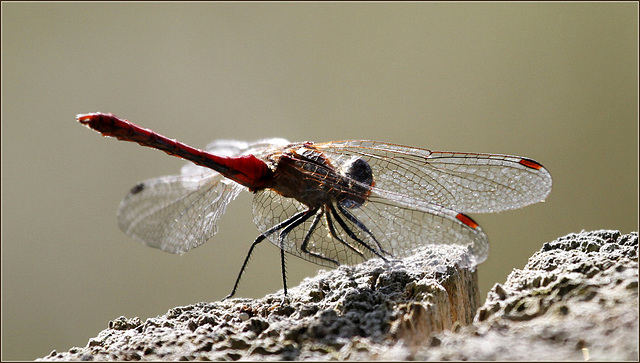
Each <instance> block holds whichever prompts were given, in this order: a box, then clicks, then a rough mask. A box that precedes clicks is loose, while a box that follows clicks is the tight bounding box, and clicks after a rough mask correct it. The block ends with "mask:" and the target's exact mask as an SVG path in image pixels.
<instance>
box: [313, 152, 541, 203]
mask: <svg viewBox="0 0 640 363" xmlns="http://www.w3.org/2000/svg"><path fill="white" fill-rule="evenodd" d="M316 146H317V147H318V148H319V149H321V150H322V151H323V152H324V153H325V154H326V155H327V156H328V157H329V158H331V159H332V160H344V159H345V158H350V157H354V156H356V157H361V158H363V159H364V160H365V161H367V162H368V163H369V165H370V166H371V168H372V170H373V175H374V181H375V187H377V188H379V189H382V190H386V191H390V192H394V193H397V194H399V195H405V196H408V197H410V198H411V199H417V200H422V201H426V202H429V203H434V204H438V205H440V206H443V207H447V208H450V209H453V210H457V211H459V212H463V213H489V212H498V211H502V210H509V209H517V208H521V207H524V206H526V205H529V204H533V203H537V202H540V201H543V200H544V199H545V198H546V196H547V195H548V194H549V192H550V191H551V185H552V181H551V175H550V174H549V172H548V171H547V170H546V169H545V168H544V167H542V165H540V164H538V163H537V162H535V161H533V160H531V159H527V158H522V157H517V156H508V155H492V154H474V153H452V152H432V151H429V150H425V149H419V148H412V147H405V146H400V145H394V144H388V143H383V142H376V141H360V140H350V141H337V142H329V143H324V144H318V145H316Z"/></svg>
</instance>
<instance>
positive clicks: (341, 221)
mask: <svg viewBox="0 0 640 363" xmlns="http://www.w3.org/2000/svg"><path fill="white" fill-rule="evenodd" d="M329 209H330V210H331V214H332V215H333V218H335V220H336V221H337V222H338V224H339V225H340V226H341V227H342V229H344V231H345V232H347V235H348V236H349V237H351V238H353V239H354V240H355V241H356V242H358V243H359V244H360V245H361V246H363V247H364V248H366V249H368V250H369V251H371V252H372V253H373V254H374V255H376V256H378V257H380V258H381V259H382V260H384V261H388V260H387V258H386V257H384V256H382V255H381V254H380V252H378V251H376V249H375V248H373V247H371V246H370V245H369V244H368V243H367V242H365V241H363V240H361V239H360V238H359V237H358V236H357V235H356V234H355V233H353V231H352V230H351V228H349V226H347V224H346V223H345V222H344V220H342V218H340V215H339V214H338V211H336V209H335V208H334V207H333V205H332V204H329ZM349 215H351V214H350V213H349ZM351 217H353V218H354V219H355V221H356V222H354V221H353V220H351V218H349V216H347V218H348V219H349V220H350V221H351V222H353V223H354V224H355V225H356V226H357V227H358V228H360V229H362V230H363V231H365V232H368V231H369V229H368V228H367V227H366V226H365V225H364V224H362V222H360V221H359V220H358V219H357V218H355V217H354V216H353V215H351ZM363 228H364V229H363ZM369 233H370V232H369ZM370 236H371V237H372V238H373V235H371V234H370ZM373 240H374V241H376V243H377V242H378V241H377V240H376V239H375V238H373ZM381 251H382V252H385V253H386V251H384V250H381Z"/></svg>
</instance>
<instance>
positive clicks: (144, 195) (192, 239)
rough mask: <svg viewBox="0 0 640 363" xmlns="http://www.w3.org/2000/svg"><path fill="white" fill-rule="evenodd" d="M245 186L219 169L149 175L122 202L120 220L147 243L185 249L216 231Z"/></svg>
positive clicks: (127, 230)
mask: <svg viewBox="0 0 640 363" xmlns="http://www.w3.org/2000/svg"><path fill="white" fill-rule="evenodd" d="M243 189H245V188H244V187H243V186H241V185H240V184H237V183H234V182H232V181H230V180H228V179H225V178H223V177H222V176H221V175H220V174H217V173H210V174H209V176H206V177H204V178H203V177H202V175H200V176H196V175H181V176H167V177H161V178H155V179H149V180H146V181H144V182H142V183H140V184H138V185H137V186H135V187H134V188H133V189H132V190H131V192H129V194H128V195H127V196H126V197H125V198H124V200H123V201H122V202H121V203H120V207H119V208H118V224H119V226H120V228H121V229H122V230H123V231H124V232H125V233H126V234H127V235H129V236H131V237H133V238H134V239H136V240H138V241H140V242H142V243H143V244H145V245H147V246H150V247H155V248H159V249H161V250H163V251H166V252H171V253H184V252H186V251H188V250H190V249H192V248H194V247H198V246H200V245H201V244H203V243H204V242H206V241H207V240H208V239H209V238H211V237H212V236H213V235H215V234H216V232H217V227H216V224H217V222H218V220H219V219H220V216H222V215H223V214H224V212H225V210H226V206H227V204H228V203H229V202H231V201H232V200H233V199H235V198H236V197H237V196H238V194H239V193H240V192H241V191H242V190H243Z"/></svg>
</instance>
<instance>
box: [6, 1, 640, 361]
mask: <svg viewBox="0 0 640 363" xmlns="http://www.w3.org/2000/svg"><path fill="white" fill-rule="evenodd" d="M637 11H638V6H637V4H636V3H527V4H515V3H499V4H485V3H441V4H438V3H400V4H386V3H335V4H333V3H332V4H328V3H322V4H318V3H316V4H314V3H245V4H242V3H188V4H172V3H161V4H153V3H130V4H123V3H120V4H118V3H111V4H109V3H106V4H104V3H53V4H50V3H7V2H3V3H2V27H3V32H2V51H3V53H2V67H3V69H2V358H3V359H27V360H31V359H35V358H37V357H41V356H44V355H47V354H49V353H50V352H51V351H52V350H54V349H56V350H58V351H63V350H67V349H69V348H71V347H72V346H84V345H85V344H86V343H87V340H88V339H89V338H90V337H94V336H96V335H97V333H98V332H99V331H100V330H102V329H104V328H106V327H107V323H108V321H109V320H111V319H114V318H117V317H119V316H121V315H124V316H127V317H133V316H139V317H140V318H142V319H143V320H144V319H146V318H148V317H154V316H156V315H161V314H164V313H165V312H166V311H167V310H168V309H170V308H172V307H174V306H179V305H187V304H191V303H196V302H200V301H215V300H218V299H220V298H222V297H223V296H224V295H226V294H227V293H228V292H229V291H230V289H231V287H232V284H233V281H234V279H235V276H236V274H237V272H238V270H239V268H240V264H241V263H242V259H243V258H244V255H245V253H246V251H247V249H248V247H249V245H250V243H251V241H252V240H253V239H254V237H255V236H256V235H257V230H256V228H255V226H254V225H253V223H252V217H251V196H250V195H249V194H248V193H246V194H244V195H242V196H241V197H240V198H239V199H238V200H236V201H235V202H234V203H233V204H232V205H231V206H230V207H229V209H228V213H227V215H225V216H224V217H223V219H222V222H221V224H220V228H219V231H220V233H219V234H218V235H217V236H216V237H214V238H213V239H212V240H211V241H209V242H208V243H206V244H205V245H203V246H201V247H199V248H197V249H196V250H193V251H190V252H189V253H187V254H186V255H183V256H181V257H178V256H175V255H170V254H167V253H163V252H161V251H159V250H154V249H151V248H147V247H145V246H142V245H140V244H138V243H136V242H134V241H133V240H131V239H130V238H129V237H127V236H126V235H124V234H123V233H122V232H121V231H120V230H119V229H118V226H117V223H116V219H115V211H116V208H117V206H118V203H119V202H120V200H121V199H122V197H123V196H124V195H125V194H126V192H127V191H128V190H129V188H131V187H132V186H133V185H135V184H136V182H138V181H140V180H143V179H146V178H149V177H155V176H161V175H167V174H173V173H177V172H178V171H179V169H180V167H181V166H182V164H183V162H182V161H180V160H178V159H173V158H170V157H168V156H166V155H165V154H163V153H160V152H157V151H152V150H148V149H143V148H141V147H139V146H137V145H134V144H126V143H122V142H117V141H115V140H112V139H104V138H101V137H99V136H98V135H97V134H95V133H93V132H90V131H89V130H87V129H85V128H83V127H81V126H80V125H79V124H77V123H76V122H75V121H74V118H75V115H76V114H77V113H87V112H94V111H103V112H112V113H114V114H116V115H118V116H120V117H123V118H127V119H130V120H132V121H134V122H136V123H139V124H141V125H143V126H144V127H148V128H153V129H154V130H156V131H158V132H161V133H163V134H165V135H167V136H170V137H174V138H178V139H180V140H183V141H185V142H187V143H189V144H191V145H193V146H197V147H202V146H204V145H206V144H207V143H208V142H209V141H211V140H213V139H216V138H235V139H246V140H253V139H257V138H262V137H275V136H278V137H284V138H287V139H289V140H292V141H303V140H313V141H329V140H336V139H348V138H354V139H374V140H383V141H389V142H395V143H400V144H405V145H412V146H418V147H424V148H431V149H435V150H450V151H472V152H473V151H475V152H493V153H507V154H516V155H524V156H528V157H531V158H534V159H536V160H538V161H539V162H541V163H543V164H544V165H545V166H546V167H547V168H548V169H549V170H550V171H551V173H552V175H553V178H554V179H553V180H554V186H553V191H552V193H551V195H550V196H549V198H548V199H547V202H546V203H541V204H537V205H534V206H530V207H527V208H524V209H522V210H518V211H511V212H503V213H500V214H487V215H474V216H473V217H474V218H475V219H476V220H477V221H478V222H479V223H480V224H481V225H482V226H483V227H484V229H485V231H486V232H487V234H488V236H489V239H490V241H491V248H492V251H491V255H490V257H489V259H488V260H487V261H486V262H485V263H484V264H483V265H481V266H480V268H479V273H480V282H481V284H482V286H481V288H482V291H483V295H485V294H486V292H487V291H488V290H489V289H490V288H491V286H492V285H493V284H494V283H496V282H501V281H504V280H505V279H506V277H507V275H508V274H509V272H510V271H511V270H512V269H513V268H521V267H522V266H523V265H524V264H525V263H526V261H527V257H528V256H530V255H531V254H532V253H533V252H534V251H536V250H538V249H539V248H540V247H541V245H542V243H544V242H547V241H551V240H553V239H555V238H557V237H560V236H563V235H565V234H568V233H571V232H579V231H581V230H583V229H584V230H593V229H601V228H606V229H618V230H622V231H623V232H625V233H626V232H630V231H634V230H635V231H637V230H638V209H637V207H638V176H637V174H638V156H637V151H638V113H637V111H638V102H637V101H638V91H637V82H638V68H637V57H636V55H637V52H638V46H637V45H638V38H637V30H638V29H637V26H638V19H637V14H638V12H637ZM288 267H289V268H288V270H289V283H290V285H291V286H295V285H297V283H298V282H300V281H301V280H302V279H303V278H304V277H305V276H310V275H313V274H314V273H315V271H316V270H317V269H318V267H317V266H315V265H312V264H309V263H307V262H304V261H302V260H299V259H296V258H290V259H289V264H288ZM279 289H281V282H280V266H279V256H278V253H277V248H276V247H275V246H273V245H271V244H264V245H261V246H260V248H259V249H258V250H257V253H256V254H255V257H254V258H253V260H252V263H251V264H250V265H249V269H248V271H247V273H246V275H245V278H244V279H243V281H242V284H241V286H240V290H239V292H238V295H239V296H244V297H260V296H263V295H264V294H267V293H272V292H276V291H277V290H279ZM483 298H484V296H483Z"/></svg>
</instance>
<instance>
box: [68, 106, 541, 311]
mask: <svg viewBox="0 0 640 363" xmlns="http://www.w3.org/2000/svg"><path fill="white" fill-rule="evenodd" d="M77 120H78V121H79V122H80V123H82V124H83V125H85V126H88V127H89V128H91V129H94V130H96V131H98V132H99V133H101V134H102V135H104V136H111V137H115V138H117V139H119V140H124V141H133V142H137V143H138V144H140V145H142V146H147V147H151V148H155V149H159V150H162V151H164V152H166V153H167V154H169V155H173V156H177V157H180V158H183V159H186V160H189V161H190V162H192V163H193V164H188V165H186V166H184V167H183V168H182V173H181V175H176V176H164V177H160V178H154V179H149V180H146V181H143V182H142V183H140V184H138V185H136V186H135V187H133V188H132V189H131V191H130V192H129V194H128V195H127V196H126V197H125V198H124V200H123V201H122V202H121V203H120V207H119V209H118V223H119V225H120V228H121V229H122V230H123V231H124V232H125V233H126V234H127V235H129V236H131V237H133V238H134V239H136V240H139V241H141V242H142V243H143V244H145V245H147V246H150V247H155V248H159V249H161V250H163V251H166V252H171V253H179V254H181V253H184V252H186V251H188V250H190V249H192V248H195V247H198V246H200V245H201V244H203V243H204V242H205V241H207V240H208V239H209V238H211V237H212V236H213V235H215V234H216V232H217V228H216V224H217V222H218V219H219V218H220V216H221V215H222V214H224V212H225V209H226V206H227V204H228V203H229V202H231V201H232V200H233V199H235V198H236V197H237V196H238V194H239V193H240V192H241V191H242V190H245V189H248V190H249V191H251V192H253V193H254V201H253V215H254V217H253V221H254V223H255V224H256V226H257V227H258V230H259V231H260V235H259V236H258V237H257V238H256V239H255V241H254V242H253V244H252V245H251V247H250V248H249V252H248V253H247V256H246V258H245V260H244V263H243V264H242V267H241V269H240V272H239V274H238V277H237V279H236V281H235V284H234V286H233V290H232V291H231V293H230V294H229V295H228V296H227V297H226V298H230V297H231V296H233V295H234V294H235V292H236V289H237V287H238V284H239V282H240V278H241V277H242V273H243V272H244V270H245V268H246V267H247V263H248V261H249V258H250V256H251V254H252V252H253V250H254V248H255V247H256V245H257V244H258V243H260V242H262V241H263V240H265V239H268V240H269V241H270V242H271V243H273V244H275V245H276V246H278V247H279V248H280V257H281V265H282V281H283V285H284V295H285V296H286V295H287V281H286V274H285V259H284V256H285V255H284V253H285V252H288V253H290V254H292V255H294V256H297V257H300V258H302V259H304V260H307V261H310V262H313V263H316V264H318V265H322V266H328V267H336V266H338V265H340V264H349V265H353V264H357V263H360V262H363V261H366V260H368V259H371V258H376V257H377V258H381V259H382V260H385V261H387V260H388V259H392V258H400V257H405V256H408V255H411V254H413V253H415V251H416V250H417V249H419V248H423V247H425V246H432V245H437V244H447V245H457V246H460V248H462V249H463V250H464V251H465V255H466V260H465V261H463V262H462V263H461V264H462V267H474V266H475V265H477V264H479V263H481V262H483V261H484V260H485V259H486V258H487V256H488V254H489V242H488V241H487V237H486V235H485V234H484V232H483V231H482V229H481V228H480V226H478V224H477V223H476V222H474V221H473V219H471V217H469V216H467V215H466V214H463V213H490V212H498V211H502V210H509V209H516V208H521V207H524V206H526V205H529V204H533V203H537V202H540V201H543V200H544V199H545V197H546V196H547V195H548V194H549V192H550V191H551V184H552V183H551V175H550V174H549V172H548V171H547V170H546V169H545V168H544V167H543V166H542V165H541V164H539V163H538V162H536V161H534V160H532V159H528V158H523V157H519V156H508V155H494V154H477V153H461V152H437V151H430V150H425V149H420V148H414V147H407V146H400V145H395V144H389V143H384V142H378V141H366V140H346V141H332V142H327V143H318V144H316V143H313V142H294V143H290V142H288V141H286V140H284V139H267V140H261V141H257V142H253V143H246V142H241V141H230V140H218V141H214V142H213V143H211V144H209V145H208V146H207V147H206V149H205V150H199V149H195V148H192V147H190V146H188V145H186V144H183V143H181V142H178V141H176V140H173V139H169V138H167V137H165V136H162V135H160V134H158V133H156V132H153V131H151V130H148V129H145V128H142V127H140V126H138V125H135V124H134V123H132V122H129V121H127V120H123V119H119V118H117V117H116V116H114V115H112V114H105V113H90V114H85V115H78V116H77ZM194 164H195V165H194ZM226 298H225V299H226Z"/></svg>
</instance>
